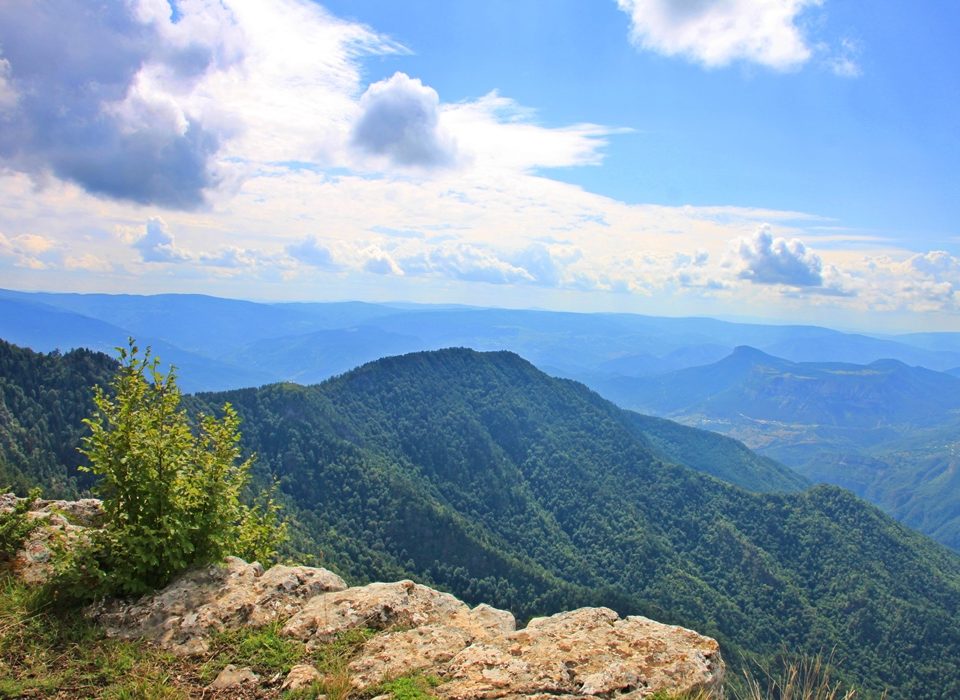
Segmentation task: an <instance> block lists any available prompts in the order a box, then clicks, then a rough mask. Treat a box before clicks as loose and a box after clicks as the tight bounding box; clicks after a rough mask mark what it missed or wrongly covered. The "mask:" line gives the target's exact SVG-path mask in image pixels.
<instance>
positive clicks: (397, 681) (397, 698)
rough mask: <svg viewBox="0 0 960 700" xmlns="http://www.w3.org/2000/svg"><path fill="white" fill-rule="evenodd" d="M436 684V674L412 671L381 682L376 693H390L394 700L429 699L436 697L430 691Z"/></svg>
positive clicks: (438, 681)
mask: <svg viewBox="0 0 960 700" xmlns="http://www.w3.org/2000/svg"><path fill="white" fill-rule="evenodd" d="M438 685H440V679H439V678H437V677H436V676H425V675H423V674H422V673H413V674H410V675H409V676H401V677H400V678H394V679H393V680H391V681H387V682H385V683H382V684H381V685H380V687H379V688H377V694H378V695H381V694H386V695H390V696H391V697H392V698H393V699H394V700H429V699H430V698H434V697H436V696H435V695H434V694H433V693H431V692H430V691H431V690H432V689H433V688H436V687H437V686H438Z"/></svg>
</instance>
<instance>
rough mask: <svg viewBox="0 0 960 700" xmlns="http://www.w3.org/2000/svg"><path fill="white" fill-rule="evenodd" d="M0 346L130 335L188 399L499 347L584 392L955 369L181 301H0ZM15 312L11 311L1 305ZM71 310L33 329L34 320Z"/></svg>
mask: <svg viewBox="0 0 960 700" xmlns="http://www.w3.org/2000/svg"><path fill="white" fill-rule="evenodd" d="M0 301H3V302H5V303H6V304H8V307H7V308H10V309H20V311H17V312H14V311H7V313H6V314H5V315H2V316H0V337H5V338H7V339H9V340H12V341H14V342H19V343H22V344H24V345H28V346H30V347H32V348H34V349H36V350H43V349H52V348H60V349H63V350H66V349H69V348H72V347H91V348H96V349H103V350H107V349H110V348H113V347H115V346H117V345H122V344H124V343H125V341H126V338H127V337H128V336H133V337H135V338H137V339H138V340H140V342H141V345H144V346H146V345H150V346H152V347H153V349H154V351H155V352H156V353H157V354H158V355H159V356H160V357H161V359H163V360H164V361H165V362H167V361H169V362H172V363H173V364H175V365H177V367H179V368H180V370H181V377H182V380H183V385H184V386H185V387H188V388H190V389H191V390H219V389H226V388H239V387H242V386H251V385H258V384H263V383H267V382H270V381H284V380H291V379H296V380H297V381H301V382H304V381H306V382H312V381H319V380H321V379H326V378H327V377H329V376H332V374H335V373H338V372H342V371H345V370H346V369H348V368H350V367H354V366H357V365H359V364H362V363H363V362H367V361H369V360H371V359H376V358H378V357H383V356H384V355H390V354H395V353H402V352H412V351H416V350H433V349H438V348H443V347H472V348H474V349H476V350H509V351H511V352H516V353H518V354H520V355H521V356H523V357H525V358H527V359H528V360H530V361H531V362H533V363H534V364H535V365H536V366H538V367H540V368H541V369H544V370H547V371H549V372H550V373H552V374H555V375H560V376H565V377H570V378H572V379H577V380H578V381H583V382H586V383H588V384H590V385H591V386H595V385H597V383H600V382H603V381H605V380H606V381H609V380H613V381H616V379H617V378H618V377H645V376H651V375H655V374H660V373H663V372H667V371H674V370H678V369H683V368H686V367H693V366H699V365H703V364H705V363H711V362H714V361H717V360H719V359H721V358H722V357H724V356H725V355H727V354H729V353H730V352H731V351H732V350H733V349H734V348H735V347H736V346H739V345H749V346H752V347H756V348H759V349H760V350H762V351H764V352H767V353H769V354H773V355H777V356H780V357H784V358H786V359H789V360H793V361H811V360H816V361H831V362H833V361H846V362H855V363H860V364H867V363H870V362H874V361H876V360H880V359H896V360H900V361H902V362H904V363H906V364H911V365H921V366H924V367H928V368H930V369H935V370H946V369H949V368H953V367H958V366H960V345H958V344H957V343H953V342H952V341H951V340H950V339H949V338H948V337H947V336H949V334H932V335H933V336H935V337H933V338H930V337H927V335H918V336H899V337H895V338H879V337H877V338H874V337H869V336H865V335H857V334H850V333H842V332H839V331H835V330H831V329H828V328H821V327H817V326H772V325H762V324H748V323H731V322H727V321H720V320H716V319H710V318H661V317H655V316H642V315H637V314H611V313H594V314H586V313H566V312H553V311H539V310H511V309H484V308H473V307H458V306H450V305H417V304H400V303H390V304H369V303H362V302H331V303H255V302H250V301H241V300H235V299H221V298H216V297H209V296H202V295H192V294H164V295H156V296H136V295H108V294H55V293H25V292H16V291H11V290H0ZM12 304H17V305H19V306H16V307H14V306H10V305H12ZM38 305H42V307H43V308H44V309H45V311H44V313H45V314H47V315H48V317H49V313H50V312H51V311H59V312H68V314H69V315H61V316H59V317H57V318H56V319H54V318H53V317H49V321H44V322H43V323H40V322H39V319H38V320H37V321H35V322H32V328H33V330H32V331H31V332H30V333H25V332H24V330H23V327H22V325H17V324H16V323H14V322H13V319H15V318H20V319H24V318H26V319H27V320H29V319H30V313H31V311H30V310H31V309H35V308H37V306H38Z"/></svg>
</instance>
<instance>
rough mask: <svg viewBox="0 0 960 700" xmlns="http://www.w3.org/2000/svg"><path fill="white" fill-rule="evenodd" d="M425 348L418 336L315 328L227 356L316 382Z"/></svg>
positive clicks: (286, 376)
mask: <svg viewBox="0 0 960 700" xmlns="http://www.w3.org/2000/svg"><path fill="white" fill-rule="evenodd" d="M420 349H423V343H422V341H420V340H419V339H418V338H415V337H413V336H409V335H402V334H400V333H393V332H390V331H384V330H381V329H379V328H371V327H368V326H355V327H350V328H337V329H334V330H322V331H315V332H313V333H306V334H303V335H296V336H289V337H285V338H271V339H266V340H260V341H257V342H254V343H248V344H246V345H244V346H243V347H242V348H241V349H239V350H237V351H235V352H232V353H228V354H227V355H226V358H227V359H228V360H229V361H230V362H232V363H234V364H237V365H239V366H242V367H253V368H256V369H259V370H261V371H263V372H264V373H268V372H269V373H270V374H271V375H272V376H274V377H279V378H281V379H283V380H284V381H295V382H298V383H301V384H314V383H317V382H320V381H323V380H324V379H327V378H329V377H331V376H333V375H335V374H340V373H342V372H346V371H347V370H349V369H353V368H354V367H356V366H357V364H360V363H363V362H369V361H371V360H376V359H378V358H380V357H383V356H384V355H390V354H398V353H405V352H410V351H413V350H420Z"/></svg>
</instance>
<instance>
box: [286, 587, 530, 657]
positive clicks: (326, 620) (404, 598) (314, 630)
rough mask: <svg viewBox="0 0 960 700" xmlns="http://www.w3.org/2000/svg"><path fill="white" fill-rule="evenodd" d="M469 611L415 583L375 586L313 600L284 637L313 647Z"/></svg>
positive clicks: (294, 618)
mask: <svg viewBox="0 0 960 700" xmlns="http://www.w3.org/2000/svg"><path fill="white" fill-rule="evenodd" d="M469 610H470V608H469V607H468V606H467V604H466V603H463V602H461V601H459V600H457V599H456V598H454V597H453V596H452V595H450V594H449V593H441V592H440V591H435V590H433V589H432V588H428V587H426V586H422V585H420V584H418V583H414V582H413V581H398V582H396V583H371V584H369V585H367V586H356V587H354V588H348V589H346V590H340V591H335V592H332V593H327V594H324V595H320V596H317V597H315V598H313V599H312V600H310V601H309V602H307V604H306V605H305V606H304V607H303V609H302V610H300V611H299V612H298V613H296V614H295V615H293V616H292V617H291V618H290V619H289V620H288V621H287V623H286V625H284V627H283V631H282V633H283V634H284V635H286V636H288V637H295V638H296V639H302V640H303V641H305V642H307V644H308V646H311V647H313V646H316V645H317V644H321V643H324V642H328V641H330V640H331V639H333V638H334V637H336V636H337V635H338V634H340V633H341V632H344V631H346V630H349V629H355V628H358V627H360V628H369V629H375V630H384V629H388V628H391V627H420V626H422V625H425V624H429V623H431V622H437V621H439V620H444V619H448V618H450V617H452V616H456V615H460V614H465V613H467V612H469ZM511 617H512V616H511Z"/></svg>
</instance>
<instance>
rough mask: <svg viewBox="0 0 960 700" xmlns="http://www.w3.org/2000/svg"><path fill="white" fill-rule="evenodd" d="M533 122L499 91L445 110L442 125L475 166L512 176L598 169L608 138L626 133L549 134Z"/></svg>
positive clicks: (592, 128)
mask: <svg viewBox="0 0 960 700" xmlns="http://www.w3.org/2000/svg"><path fill="white" fill-rule="evenodd" d="M533 116H534V115H533V113H532V112H531V111H530V110H528V109H524V108H523V107H521V106H520V105H519V104H517V103H516V101H514V100H511V99H509V98H507V97H503V96H501V95H500V94H498V93H497V92H496V91H494V92H491V93H488V94H486V95H484V96H483V97H481V98H480V99H478V100H474V101H470V102H462V103H458V104H454V105H447V106H445V107H444V108H443V113H442V115H441V119H440V123H441V125H443V126H445V127H447V128H448V129H449V131H450V133H452V134H455V135H456V140H457V144H458V145H459V147H460V150H461V152H462V153H463V154H464V155H465V156H466V157H468V158H469V159H470V161H471V162H473V163H475V164H476V165H478V166H484V165H489V166H494V167H499V168H508V169H513V170H530V169H532V168H551V167H554V168H555V167H566V166H577V165H597V164H599V163H600V162H601V160H602V159H603V154H602V149H603V147H604V146H605V145H606V143H607V142H606V138H605V137H607V136H609V135H611V134H615V133H621V132H622V131H623V130H620V129H612V128H609V127H604V126H600V125H597V124H575V125H573V126H566V127H559V128H546V127H543V126H540V125H539V124H537V123H535V122H534V121H533Z"/></svg>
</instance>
